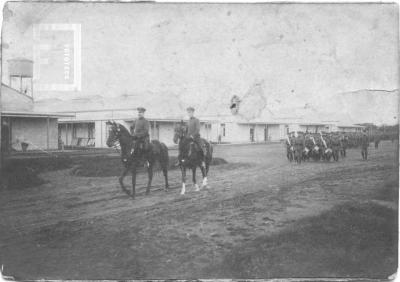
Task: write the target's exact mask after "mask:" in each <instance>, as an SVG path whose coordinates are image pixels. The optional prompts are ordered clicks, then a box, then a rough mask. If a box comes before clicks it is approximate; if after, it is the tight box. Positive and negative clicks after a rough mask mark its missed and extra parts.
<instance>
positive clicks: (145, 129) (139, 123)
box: [133, 117, 150, 138]
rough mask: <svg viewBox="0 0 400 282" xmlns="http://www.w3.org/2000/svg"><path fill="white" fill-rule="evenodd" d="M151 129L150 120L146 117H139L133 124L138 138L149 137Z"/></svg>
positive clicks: (134, 134) (134, 133)
mask: <svg viewBox="0 0 400 282" xmlns="http://www.w3.org/2000/svg"><path fill="white" fill-rule="evenodd" d="M149 130H150V122H149V121H148V120H147V119H145V118H144V117H140V118H138V119H137V120H136V121H135V122H134V125H133V136H136V137H138V138H143V137H148V136H149Z"/></svg>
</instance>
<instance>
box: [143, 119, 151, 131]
mask: <svg viewBox="0 0 400 282" xmlns="http://www.w3.org/2000/svg"><path fill="white" fill-rule="evenodd" d="M144 130H145V132H146V133H149V131H150V121H148V120H146V123H145V124H144Z"/></svg>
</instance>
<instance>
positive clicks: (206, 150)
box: [173, 107, 212, 195]
mask: <svg viewBox="0 0 400 282" xmlns="http://www.w3.org/2000/svg"><path fill="white" fill-rule="evenodd" d="M187 112H188V115H189V120H188V122H187V123H186V124H185V123H184V122H183V121H182V122H181V123H180V124H178V125H177V126H176V127H175V134H174V138H173V139H174V143H175V144H178V146H179V153H178V163H179V167H180V168H181V172H182V190H181V195H183V194H185V191H186V168H190V169H192V178H193V185H194V186H195V190H196V191H199V190H200V189H199V186H198V185H197V183H196V168H197V167H200V170H201V173H202V175H203V184H202V187H206V186H207V185H208V184H207V174H208V170H209V167H210V163H211V160H212V146H211V144H210V143H209V142H207V141H206V140H204V139H203V138H201V137H200V121H199V120H198V119H197V118H195V117H194V108H192V107H189V108H187Z"/></svg>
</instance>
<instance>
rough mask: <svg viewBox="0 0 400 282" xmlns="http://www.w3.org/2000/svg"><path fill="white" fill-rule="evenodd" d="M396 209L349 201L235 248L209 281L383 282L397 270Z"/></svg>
mask: <svg viewBox="0 0 400 282" xmlns="http://www.w3.org/2000/svg"><path fill="white" fill-rule="evenodd" d="M397 232H398V231H397V209H392V208H389V207H386V206H382V205H378V204H371V203H358V204H355V203H348V204H343V205H340V206H336V207H335V208H333V209H331V210H329V211H328V212H325V213H323V214H321V215H319V216H315V217H310V218H305V219H303V220H300V221H298V222H296V223H294V224H293V225H291V226H290V227H288V228H287V229H285V230H284V231H282V232H280V233H278V234H275V235H272V236H263V237H259V238H257V239H256V240H254V241H252V242H251V243H248V244H243V245H241V246H238V247H236V248H234V249H233V250H232V251H230V252H229V253H228V254H227V255H226V256H225V259H224V260H223V262H222V263H221V264H220V265H217V266H211V267H210V268H209V269H208V271H209V273H211V274H210V276H211V277H227V278H228V277H235V278H280V277H286V278H287V277H368V278H385V279H387V278H388V276H389V275H391V274H393V273H395V272H396V269H397V236H398V235H397Z"/></svg>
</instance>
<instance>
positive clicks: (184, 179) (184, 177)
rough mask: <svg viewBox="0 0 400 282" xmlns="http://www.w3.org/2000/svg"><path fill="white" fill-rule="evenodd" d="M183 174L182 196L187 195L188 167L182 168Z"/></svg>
mask: <svg viewBox="0 0 400 282" xmlns="http://www.w3.org/2000/svg"><path fill="white" fill-rule="evenodd" d="M181 172H182V190H181V195H185V192H186V167H185V166H183V165H182V166H181Z"/></svg>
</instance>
